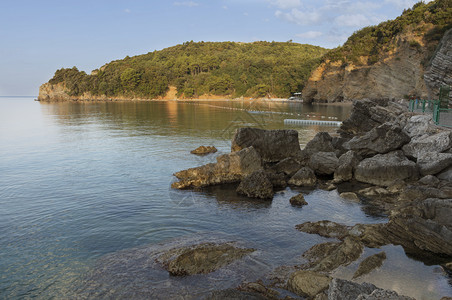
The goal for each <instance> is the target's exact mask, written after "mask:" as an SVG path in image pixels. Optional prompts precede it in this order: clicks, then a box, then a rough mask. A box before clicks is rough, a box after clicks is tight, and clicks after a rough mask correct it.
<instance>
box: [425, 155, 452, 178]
mask: <svg viewBox="0 0 452 300" xmlns="http://www.w3.org/2000/svg"><path fill="white" fill-rule="evenodd" d="M417 165H418V167H419V172H420V173H421V175H422V176H425V175H434V174H437V173H439V172H441V171H442V170H444V169H446V168H448V167H449V166H450V165H452V154H451V153H438V152H430V153H422V154H420V155H419V156H418V158H417Z"/></svg>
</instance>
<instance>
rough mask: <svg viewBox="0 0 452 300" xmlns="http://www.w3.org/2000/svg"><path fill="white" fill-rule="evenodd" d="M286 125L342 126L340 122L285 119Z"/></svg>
mask: <svg viewBox="0 0 452 300" xmlns="http://www.w3.org/2000/svg"><path fill="white" fill-rule="evenodd" d="M284 125H320V126H341V125H342V122H339V121H319V120H296V119H285V120H284Z"/></svg>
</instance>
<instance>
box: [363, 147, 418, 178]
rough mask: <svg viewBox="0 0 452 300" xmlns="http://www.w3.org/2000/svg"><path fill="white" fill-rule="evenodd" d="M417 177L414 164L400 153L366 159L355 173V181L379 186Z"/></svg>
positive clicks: (395, 152) (416, 169)
mask: <svg viewBox="0 0 452 300" xmlns="http://www.w3.org/2000/svg"><path fill="white" fill-rule="evenodd" d="M418 176H419V172H418V168H417V166H416V163H415V162H413V161H411V160H409V159H407V158H406V157H405V156H404V155H403V153H402V152H401V151H394V152H390V153H387V154H378V155H375V156H374V157H371V158H366V159H364V160H363V161H361V162H360V163H359V164H358V166H357V167H356V171H355V178H356V180H358V181H361V182H366V183H370V184H374V185H380V186H389V185H390V184H391V183H392V182H394V181H396V180H405V179H408V180H415V179H417V178H418Z"/></svg>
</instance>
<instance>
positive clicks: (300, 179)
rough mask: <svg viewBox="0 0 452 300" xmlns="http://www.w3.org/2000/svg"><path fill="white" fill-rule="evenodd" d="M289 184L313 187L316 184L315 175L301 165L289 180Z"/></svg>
mask: <svg viewBox="0 0 452 300" xmlns="http://www.w3.org/2000/svg"><path fill="white" fill-rule="evenodd" d="M289 184H291V185H296V186H306V187H313V186H315V185H316V184H317V177H315V173H314V171H313V170H312V169H310V168H308V167H303V168H301V169H300V170H298V172H297V173H295V175H293V176H292V178H290V180H289Z"/></svg>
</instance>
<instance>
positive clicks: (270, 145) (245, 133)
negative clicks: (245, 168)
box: [231, 127, 301, 162]
mask: <svg viewBox="0 0 452 300" xmlns="http://www.w3.org/2000/svg"><path fill="white" fill-rule="evenodd" d="M251 146H252V147H254V149H256V151H257V153H259V155H260V156H261V157H262V159H263V160H264V161H265V162H278V161H281V160H283V159H285V158H288V157H296V156H297V155H300V152H301V150H300V142H299V141H298V131H296V130H264V129H259V128H249V127H247V128H239V129H237V131H236V133H235V135H234V137H233V139H232V146H231V150H232V151H233V152H236V151H240V150H242V149H245V148H248V147H251Z"/></svg>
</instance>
